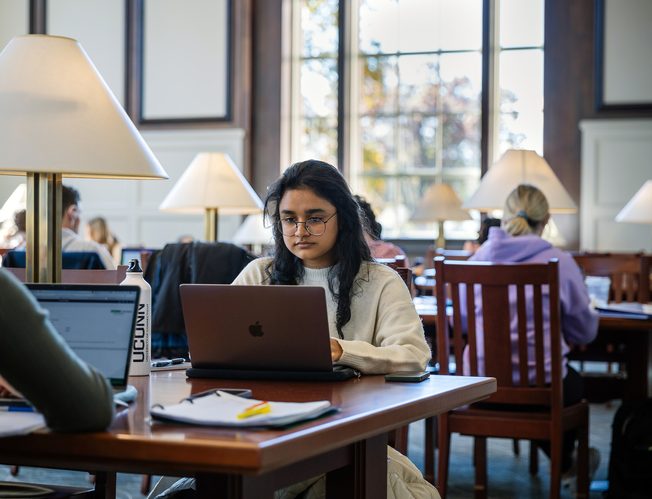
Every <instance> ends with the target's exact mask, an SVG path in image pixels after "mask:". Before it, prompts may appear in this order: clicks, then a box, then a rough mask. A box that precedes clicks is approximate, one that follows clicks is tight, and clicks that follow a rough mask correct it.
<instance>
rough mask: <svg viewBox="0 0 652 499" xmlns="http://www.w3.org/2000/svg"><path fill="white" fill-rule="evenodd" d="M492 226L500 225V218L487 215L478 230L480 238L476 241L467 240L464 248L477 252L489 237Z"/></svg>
mask: <svg viewBox="0 0 652 499" xmlns="http://www.w3.org/2000/svg"><path fill="white" fill-rule="evenodd" d="M491 227H500V218H491V217H485V218H483V219H482V221H481V222H480V230H479V231H478V238H477V239H476V240H475V241H466V242H465V243H464V248H463V249H465V250H466V251H470V252H471V253H475V252H476V251H478V248H479V247H480V246H482V245H483V244H484V243H485V241H486V240H487V238H488V237H489V229H490V228H491Z"/></svg>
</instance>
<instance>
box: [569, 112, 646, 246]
mask: <svg viewBox="0 0 652 499" xmlns="http://www.w3.org/2000/svg"><path fill="white" fill-rule="evenodd" d="M580 129H581V131H582V177H581V178H582V182H581V189H582V196H581V198H582V202H581V206H580V249H582V250H587V251H588V250H590V251H624V252H632V251H640V250H644V251H646V252H650V251H652V225H644V224H632V223H624V222H616V221H615V220H614V218H615V216H616V215H617V214H618V212H619V211H620V210H621V209H622V208H623V206H625V204H627V201H629V200H630V199H631V198H632V196H633V195H634V194H635V193H636V191H638V189H639V188H640V187H641V186H642V185H643V183H644V182H645V181H646V180H650V179H652V120H649V119H648V120H643V119H638V120H584V121H582V122H581V123H580Z"/></svg>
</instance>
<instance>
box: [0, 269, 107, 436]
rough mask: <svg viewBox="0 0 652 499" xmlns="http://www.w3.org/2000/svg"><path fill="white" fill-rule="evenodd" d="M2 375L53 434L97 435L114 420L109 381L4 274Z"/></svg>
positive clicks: (0, 277)
mask: <svg viewBox="0 0 652 499" xmlns="http://www.w3.org/2000/svg"><path fill="white" fill-rule="evenodd" d="M0 374H2V376H4V377H5V379H6V380H7V381H8V382H9V383H11V385H12V386H13V387H14V388H16V389H17V390H18V391H19V392H21V393H22V394H23V395H24V396H25V398H27V400H29V401H30V402H31V403H32V404H33V405H34V406H35V407H36V409H37V410H38V411H39V412H41V413H43V415H44V416H45V419H46V421H47V424H48V426H49V427H50V429H52V430H54V431H99V430H104V429H106V428H107V427H108V426H109V425H110V424H111V420H112V419H113V394H112V391H111V387H110V386H109V383H108V382H107V380H106V379H105V378H104V377H103V376H102V375H101V374H100V373H99V372H98V371H96V370H95V369H94V368H93V367H91V366H89V365H87V364H85V363H84V362H83V361H81V360H80V359H79V358H78V357H76V356H75V354H74V353H73V352H72V350H70V348H69V347H68V346H67V345H66V344H65V343H64V341H63V340H62V339H61V338H60V336H59V335H58V333H57V332H56V330H55V329H54V328H53V326H52V323H51V322H50V321H49V320H48V317H47V312H46V311H44V310H43V309H42V308H41V307H40V306H39V305H38V303H37V302H36V300H35V299H34V297H33V296H32V295H31V294H30V293H29V292H28V291H27V290H25V288H24V287H23V286H22V285H21V284H20V283H19V282H18V280H17V279H16V278H14V277H13V276H12V275H11V274H9V273H8V272H6V271H3V270H0Z"/></svg>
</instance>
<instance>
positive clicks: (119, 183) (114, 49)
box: [0, 0, 244, 247]
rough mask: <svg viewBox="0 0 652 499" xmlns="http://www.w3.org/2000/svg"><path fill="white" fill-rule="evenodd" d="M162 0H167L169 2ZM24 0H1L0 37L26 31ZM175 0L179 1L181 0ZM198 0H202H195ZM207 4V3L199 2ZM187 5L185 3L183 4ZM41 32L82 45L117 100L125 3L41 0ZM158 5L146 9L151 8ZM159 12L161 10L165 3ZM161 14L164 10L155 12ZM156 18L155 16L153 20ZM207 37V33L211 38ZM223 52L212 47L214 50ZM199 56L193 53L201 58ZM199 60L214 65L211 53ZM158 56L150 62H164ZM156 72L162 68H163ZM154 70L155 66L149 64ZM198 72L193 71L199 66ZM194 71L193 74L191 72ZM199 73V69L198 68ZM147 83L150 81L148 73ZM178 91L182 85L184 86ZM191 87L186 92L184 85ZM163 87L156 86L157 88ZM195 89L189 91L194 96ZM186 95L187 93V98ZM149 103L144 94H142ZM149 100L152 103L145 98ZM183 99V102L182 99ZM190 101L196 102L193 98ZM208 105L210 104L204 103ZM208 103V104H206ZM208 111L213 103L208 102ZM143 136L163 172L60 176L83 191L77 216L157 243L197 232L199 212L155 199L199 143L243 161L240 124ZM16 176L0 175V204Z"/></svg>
mask: <svg viewBox="0 0 652 499" xmlns="http://www.w3.org/2000/svg"><path fill="white" fill-rule="evenodd" d="M168 3H169V2H168ZM27 4H28V2H27V0H0V42H2V46H4V45H5V44H6V43H7V42H8V41H9V40H10V39H11V38H12V37H13V36H15V35H18V34H25V33H26V32H27V29H28V25H27V21H28V16H27V13H28V11H27ZM179 4H180V5H184V6H185V3H184V2H182V1H181V0H180V1H179ZM202 5H204V4H202ZM205 5H209V4H205ZM184 8H186V7H184ZM47 12H48V20H47V25H48V32H49V33H51V34H56V35H62V36H69V37H72V38H76V39H77V40H79V42H80V43H81V45H82V47H84V49H85V50H86V52H88V54H89V56H90V58H91V59H92V60H93V62H94V63H95V65H96V67H97V68H98V70H99V72H100V73H101V74H102V75H103V77H104V78H105V80H106V81H107V84H108V85H109V87H110V88H111V89H112V91H113V92H114V94H116V97H118V99H119V100H120V101H121V102H124V87H125V83H124V78H125V40H124V36H125V9H124V2H122V1H116V2H106V1H105V0H85V1H84V2H80V1H79V0H50V1H49V2H48V9H47ZM154 12H157V10H156V9H152V11H151V12H150V15H152V13H154ZM161 12H163V13H165V12H167V11H166V10H165V9H164V10H162V11H161ZM162 15H164V14H162ZM154 22H155V21H154ZM169 36H170V37H172V38H175V37H178V38H187V37H192V38H193V39H194V40H195V42H196V43H201V36H202V35H201V31H197V30H193V31H192V32H177V33H170V35H169ZM210 41H213V40H212V38H211V39H210ZM203 56H204V57H208V56H207V55H206V54H203ZM217 56H219V57H225V54H224V53H222V54H217V55H214V57H217ZM200 62H201V61H197V64H198V65H200ZM209 62H210V63H211V64H207V65H205V66H206V67H207V68H209V70H211V71H213V69H214V67H215V61H214V60H213V61H209ZM167 63H168V61H166V60H165V59H162V60H158V62H152V61H150V67H151V65H152V64H160V65H163V66H165V65H166V64H167ZM159 69H161V71H159V72H157V73H156V74H163V73H164V71H163V70H162V69H163V68H159ZM152 70H154V71H155V72H156V70H157V68H156V67H155V66H154V67H153V68H152ZM199 73H200V72H199ZM196 76H197V75H196ZM198 77H201V75H199V76H198ZM148 85H149V86H152V85H155V82H154V81H151V80H150V82H149V84H148ZM179 93H183V90H182V91H181V92H179ZM191 94H192V93H191ZM161 95H163V94H161ZM197 95H198V94H194V97H195V98H197ZM188 97H190V98H191V99H192V98H193V95H190V96H186V98H188ZM149 102H150V103H151V100H150V101H149ZM150 105H154V106H155V105H156V103H153V104H150ZM186 105H188V104H187V103H186ZM192 105H193V106H194V107H193V109H196V108H197V106H199V107H201V103H197V102H195V103H193V104H192ZM211 105H212V104H211ZM206 107H207V108H209V109H212V108H210V106H209V105H208V104H207V105H206ZM213 111H214V110H213ZM142 135H143V137H144V138H145V141H146V142H147V143H148V144H149V145H150V147H151V148H152V150H153V152H154V154H155V155H156V156H157V157H158V159H159V161H160V162H161V164H162V165H163V168H164V169H165V170H166V171H167V173H168V175H169V176H170V180H166V181H163V180H150V181H130V180H87V179H66V178H64V183H65V184H70V185H73V186H74V187H76V188H78V189H79V190H80V193H81V197H82V210H83V212H82V217H83V218H84V219H86V220H88V219H89V218H91V217H93V216H98V215H102V216H104V217H106V218H107V220H108V221H109V226H110V227H111V229H112V230H113V231H114V232H115V234H116V235H117V237H118V239H119V240H120V242H121V243H123V244H127V245H139V244H142V245H145V246H148V247H160V246H162V245H163V244H165V243H166V242H172V241H175V240H176V239H177V238H178V236H180V235H184V234H190V235H193V236H195V237H196V238H202V237H203V230H204V229H203V227H204V226H203V219H202V217H201V216H199V215H196V216H191V215H185V216H182V215H172V214H168V213H162V212H159V211H158V206H159V204H160V203H161V201H162V200H163V198H164V197H165V195H166V194H167V193H168V192H169V190H170V189H171V188H172V185H174V182H175V181H176V180H177V179H178V178H179V176H180V175H181V173H182V172H183V171H184V169H185V168H186V167H187V166H188V165H189V164H190V162H191V161H192V159H193V157H194V156H195V155H196V154H197V153H199V152H204V151H222V152H226V153H228V154H229V155H230V156H231V158H232V159H233V160H234V162H235V163H236V164H237V165H238V166H239V167H241V168H242V164H243V161H242V160H243V152H244V131H243V130H240V129H227V130H225V129H214V130H207V129H205V128H204V129H201V130H188V129H178V130H175V129H165V130H160V131H147V132H142ZM21 181H24V178H23V177H9V176H1V175H0V206H1V205H2V203H4V201H5V200H6V199H7V197H8V196H9V195H10V194H11V192H12V191H13V190H14V188H15V187H16V186H17V185H18V184H19V183H20V182H21ZM240 220H241V217H239V216H230V217H228V216H226V217H225V216H222V217H220V226H219V238H220V240H228V239H230V237H231V236H232V235H233V233H234V232H235V230H236V228H237V226H238V225H239V223H240Z"/></svg>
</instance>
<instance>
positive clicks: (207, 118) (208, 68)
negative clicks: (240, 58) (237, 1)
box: [130, 0, 233, 125]
mask: <svg viewBox="0 0 652 499" xmlns="http://www.w3.org/2000/svg"><path fill="white" fill-rule="evenodd" d="M231 4H232V0H194V1H193V2H192V8H190V7H189V5H188V3H187V2H185V1H184V0H141V1H139V2H135V5H136V7H135V9H132V10H131V11H130V15H131V16H132V17H134V18H135V19H134V20H132V21H131V25H132V28H133V29H132V32H133V36H134V38H135V39H134V43H133V45H132V46H133V47H134V51H133V53H132V56H133V61H132V70H133V78H132V82H133V84H134V85H133V86H134V87H135V88H133V89H132V93H131V98H132V102H131V103H130V104H131V109H132V112H133V113H134V114H135V115H136V116H135V118H136V120H135V121H137V123H139V124H145V125H146V124H166V123H169V124H177V125H178V124H183V123H188V124H192V123H202V122H207V123H210V122H228V121H231V119H232V112H233V110H232V102H233V99H232V87H233V85H232V80H233V72H232V53H233V50H232V49H233V47H232V41H233V40H232V33H231V26H232V24H233V23H232V5H231Z"/></svg>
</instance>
